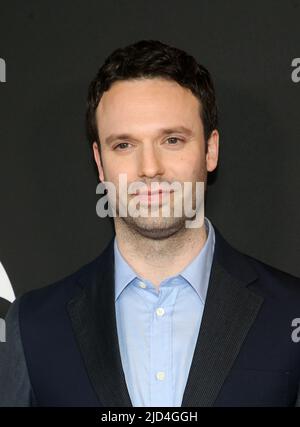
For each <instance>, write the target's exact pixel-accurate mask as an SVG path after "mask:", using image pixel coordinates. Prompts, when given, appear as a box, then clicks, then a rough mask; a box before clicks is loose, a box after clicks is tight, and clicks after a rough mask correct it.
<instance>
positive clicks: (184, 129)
mask: <svg viewBox="0 0 300 427" xmlns="http://www.w3.org/2000/svg"><path fill="white" fill-rule="evenodd" d="M172 133H181V134H185V135H186V136H191V135H193V131H192V130H191V129H189V128H187V127H185V126H176V127H174V128H162V129H159V130H158V132H157V134H158V136H166V135H171V134H172ZM128 139H131V140H136V138H135V137H134V136H133V135H130V134H129V133H121V134H119V135H118V134H111V135H109V136H108V137H107V138H106V139H105V143H106V144H107V145H110V144H111V143H112V141H115V140H128Z"/></svg>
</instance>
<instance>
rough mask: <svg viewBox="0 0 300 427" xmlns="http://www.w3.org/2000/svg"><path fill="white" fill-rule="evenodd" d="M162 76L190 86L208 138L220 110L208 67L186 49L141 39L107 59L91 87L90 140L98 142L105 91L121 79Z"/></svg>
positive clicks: (88, 132) (89, 104)
mask: <svg viewBox="0 0 300 427" xmlns="http://www.w3.org/2000/svg"><path fill="white" fill-rule="evenodd" d="M155 77H161V78H165V79H169V80H174V81H176V82H177V83H178V84H180V85H181V86H183V87H185V88H188V89H190V90H191V91H192V93H193V94H194V95H195V96H196V97H197V98H198V99H199V101H200V117H201V119H202V123H203V127H204V137H205V141H207V140H208V138H209V137H210V135H211V132H212V131H213V130H214V129H216V128H217V126H218V109H217V104H216V98H215V90H214V85H213V81H212V78H211V76H210V74H209V72H208V70H207V69H206V68H205V67H204V66H203V65H200V64H198V63H197V61H196V60H195V58H194V57H193V56H191V55H189V54H187V53H186V52H184V51H183V50H180V49H178V48H176V47H173V46H169V45H167V44H165V43H162V42H160V41H158V40H140V41H138V42H136V43H134V44H131V45H129V46H126V47H124V48H119V49H116V50H115V51H114V52H112V53H111V55H109V56H108V58H107V59H106V60H105V62H104V64H103V65H102V67H101V68H100V69H99V71H98V73H97V75H96V77H95V78H94V79H93V80H92V82H91V83H90V85H89V89H88V98H87V110H86V130H87V136H88V139H89V142H90V143H91V144H92V143H93V142H94V141H96V142H98V144H99V146H100V139H99V135H98V130H97V125H96V117H95V112H96V109H97V107H98V104H99V102H100V99H101V96H102V95H103V93H104V92H105V91H107V90H109V88H110V87H111V85H112V84H113V83H114V82H116V81H119V80H130V79H138V78H155Z"/></svg>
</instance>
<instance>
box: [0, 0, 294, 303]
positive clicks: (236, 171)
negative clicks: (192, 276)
mask: <svg viewBox="0 0 300 427" xmlns="http://www.w3.org/2000/svg"><path fill="white" fill-rule="evenodd" d="M299 22H300V1H299V0H288V1H255V2H253V1H252V2H245V1H244V2H243V1H230V2H224V1H216V0H215V1H212V0H209V1H186V0H185V1H174V0H172V1H171V0H165V1H151V2H149V1H137V0H130V1H129V0H127V1H125V0H118V1H116V0H114V1H94V0H93V1H92V0H89V1H43V2H40V1H26V2H23V1H19V2H17V1H9V2H8V1H6V2H4V1H1V3H0V57H2V58H4V59H5V61H6V67H7V68H6V79H7V81H6V83H0V146H1V151H0V171H1V180H0V195H1V209H0V236H1V238H0V260H1V262H2V263H3V265H4V267H5V268H6V271H7V273H8V275H9V277H10V280H11V282H12V284H13V287H14V290H15V293H16V295H17V296H18V295H20V294H22V293H24V292H25V291H27V290H30V289H33V288H37V287H40V286H44V285H47V284H49V283H52V282H54V281H55V280H57V279H59V278H62V277H64V276H66V275H68V274H69V273H71V272H73V271H75V270H76V269H78V268H79V267H80V266H81V265H83V264H84V263H87V262H88V261H90V260H92V259H93V258H94V257H96V256H97V255H98V254H99V253H100V252H101V251H102V250H103V248H104V247H105V246H106V244H107V243H108V241H109V239H110V238H111V237H112V235H113V228H112V224H111V221H110V220H109V219H100V218H98V217H97V215H96V211H95V207H96V202H97V200H98V198H99V196H98V195H96V193H95V190H96V184H97V177H96V174H95V168H94V165H93V161H92V152H91V149H90V147H89V145H88V142H87V139H86V136H85V130H84V114H85V102H86V94H87V87H88V84H89V82H90V80H91V79H92V78H93V77H94V75H95V74H96V72H97V70H98V68H99V67H100V66H101V65H102V63H103V61H104V60H105V58H106V57H107V56H108V55H109V54H110V53H111V52H112V51H113V50H114V49H116V48H118V47H121V46H126V45H127V44H130V43H133V42H135V41H137V40H140V39H159V40H161V41H163V42H166V43H169V44H171V45H174V46H177V47H179V48H181V49H184V50H186V51H187V52H188V53H190V54H192V55H194V56H195V58H196V59H197V60H198V62H200V63H202V64H203V65H205V66H206V67H207V68H208V69H209V70H210V72H211V74H212V76H213V79H214V82H215V86H216V92H217V99H218V104H219V108H220V129H219V130H220V136H221V138H220V159H219V167H218V171H217V174H216V176H215V179H214V180H213V183H212V184H211V185H210V186H209V189H208V199H207V206H206V216H208V217H209V218H210V219H211V220H212V221H213V222H214V223H215V224H216V226H217V227H218V228H219V229H220V231H221V232H222V233H223V235H224V237H225V238H227V239H228V241H229V242H230V243H231V244H232V245H233V246H235V247H236V248H238V249H239V250H241V251H243V252H245V253H247V254H249V255H252V256H254V257H256V258H258V259H260V260H261V261H264V262H266V263H268V264H271V265H273V266H275V267H277V268H279V269H281V270H283V271H286V272H289V273H291V274H293V275H296V276H300V262H299V255H300V251H299V248H300V225H299V213H300V203H299V181H300V180H299V166H300V165H299V156H300V141H299V135H300V120H299V107H300V82H299V83H294V82H293V81H292V78H291V73H292V71H293V68H292V67H291V62H292V60H293V59H294V58H297V57H300V30H299Z"/></svg>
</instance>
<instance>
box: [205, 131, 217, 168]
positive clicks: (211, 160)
mask: <svg viewBox="0 0 300 427" xmlns="http://www.w3.org/2000/svg"><path fill="white" fill-rule="evenodd" d="M218 157H219V132H218V131H217V130H216V129H214V130H213V131H212V133H211V135H210V137H209V139H208V141H207V153H206V169H207V171H208V172H212V171H213V170H214V169H216V167H217V164H218Z"/></svg>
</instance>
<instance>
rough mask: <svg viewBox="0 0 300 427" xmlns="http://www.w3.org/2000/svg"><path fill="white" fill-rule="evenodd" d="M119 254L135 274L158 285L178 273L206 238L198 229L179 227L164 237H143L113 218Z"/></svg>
mask: <svg viewBox="0 0 300 427" xmlns="http://www.w3.org/2000/svg"><path fill="white" fill-rule="evenodd" d="M115 231H116V239H117V245H118V248H119V251H120V253H121V254H122V256H123V258H124V259H125V260H126V262H127V263H128V264H129V265H130V266H131V268H132V269H133V270H134V271H135V272H136V273H137V275H138V276H139V277H141V278H143V279H147V280H150V281H151V283H153V284H154V285H155V286H157V287H158V286H159V284H160V283H161V281H162V280H164V279H166V278H167V277H169V276H173V275H177V274H178V273H179V272H180V271H182V270H183V269H184V268H185V267H186V266H187V265H188V264H189V263H190V262H191V261H192V260H193V259H194V258H195V257H196V256H197V255H198V253H199V252H200V251H201V249H202V248H203V246H204V244H205V241H206V239H207V233H206V228H205V224H204V223H203V225H202V227H201V228H182V229H181V230H179V231H178V232H176V233H174V234H172V235H171V236H169V237H167V238H164V239H153V238H148V237H145V236H143V235H141V234H139V233H138V232H136V231H135V230H133V229H132V228H130V227H128V226H127V224H126V223H125V222H124V221H122V220H121V219H120V218H118V217H117V218H115Z"/></svg>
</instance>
